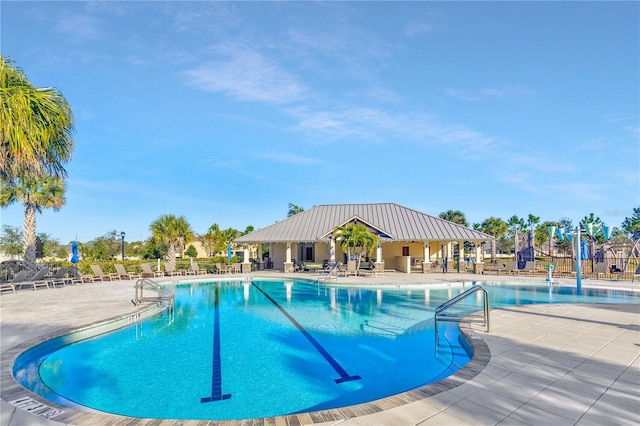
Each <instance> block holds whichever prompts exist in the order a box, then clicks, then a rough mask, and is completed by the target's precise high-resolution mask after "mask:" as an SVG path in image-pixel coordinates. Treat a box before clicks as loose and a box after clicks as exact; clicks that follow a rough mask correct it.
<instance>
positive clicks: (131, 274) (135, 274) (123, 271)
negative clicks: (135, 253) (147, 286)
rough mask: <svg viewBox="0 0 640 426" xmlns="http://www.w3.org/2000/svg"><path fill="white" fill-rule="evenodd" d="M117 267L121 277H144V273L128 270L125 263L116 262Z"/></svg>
mask: <svg viewBox="0 0 640 426" xmlns="http://www.w3.org/2000/svg"><path fill="white" fill-rule="evenodd" d="M115 267H116V272H117V273H118V276H119V277H120V279H121V280H122V279H127V280H133V279H136V278H142V275H141V274H139V273H138V272H127V270H126V269H125V268H124V265H123V264H121V263H116V264H115Z"/></svg>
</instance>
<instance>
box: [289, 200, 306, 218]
mask: <svg viewBox="0 0 640 426" xmlns="http://www.w3.org/2000/svg"><path fill="white" fill-rule="evenodd" d="M303 211H304V208H302V207H300V206H296V205H295V204H293V203H289V211H288V212H287V217H291V216H293V215H294V214H298V213H302V212H303Z"/></svg>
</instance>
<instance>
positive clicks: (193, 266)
mask: <svg viewBox="0 0 640 426" xmlns="http://www.w3.org/2000/svg"><path fill="white" fill-rule="evenodd" d="M189 269H190V270H191V272H193V275H206V274H207V270H206V269H200V266H199V265H198V262H193V263H192V264H191V267H190V268H189Z"/></svg>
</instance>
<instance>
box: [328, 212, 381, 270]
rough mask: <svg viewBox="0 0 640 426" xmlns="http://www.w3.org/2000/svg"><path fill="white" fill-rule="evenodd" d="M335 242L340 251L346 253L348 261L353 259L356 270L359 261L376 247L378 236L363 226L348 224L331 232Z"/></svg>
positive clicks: (358, 266)
mask: <svg viewBox="0 0 640 426" xmlns="http://www.w3.org/2000/svg"><path fill="white" fill-rule="evenodd" d="M333 236H334V238H335V241H336V242H337V243H339V244H340V247H341V248H342V251H344V252H345V253H347V256H348V257H349V259H351V258H352V257H355V260H356V270H358V269H359V268H360V260H361V258H362V257H363V256H367V255H371V254H372V253H373V249H374V248H376V247H377V246H378V236H377V235H375V234H373V233H372V232H371V231H369V229H368V228H367V227H366V226H365V225H360V224H357V223H353V222H351V223H349V224H347V225H345V226H338V227H337V228H336V229H334V231H333Z"/></svg>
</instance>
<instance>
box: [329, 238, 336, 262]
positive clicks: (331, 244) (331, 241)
mask: <svg viewBox="0 0 640 426" xmlns="http://www.w3.org/2000/svg"><path fill="white" fill-rule="evenodd" d="M329 261H330V262H335V261H336V241H335V240H334V239H333V238H330V239H329Z"/></svg>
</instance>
